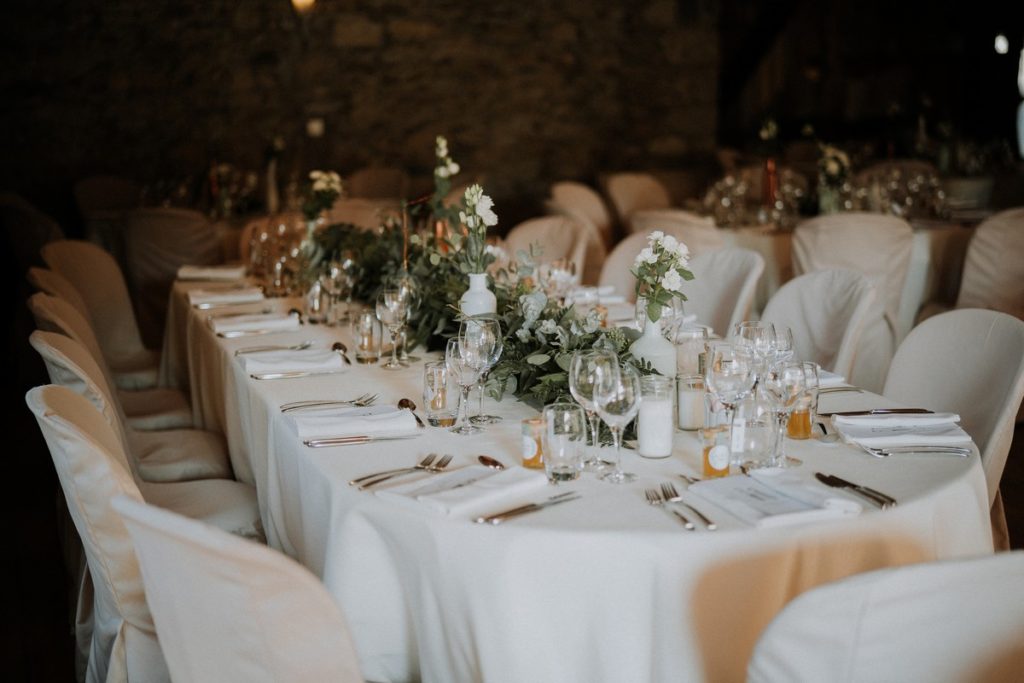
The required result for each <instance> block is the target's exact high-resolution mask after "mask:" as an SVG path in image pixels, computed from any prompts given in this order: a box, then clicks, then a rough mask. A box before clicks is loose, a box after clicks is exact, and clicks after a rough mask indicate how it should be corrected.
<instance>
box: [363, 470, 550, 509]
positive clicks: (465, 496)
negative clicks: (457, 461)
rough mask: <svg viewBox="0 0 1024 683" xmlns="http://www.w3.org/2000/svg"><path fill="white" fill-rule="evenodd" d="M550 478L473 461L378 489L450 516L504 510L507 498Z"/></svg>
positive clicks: (381, 493) (391, 497) (388, 496)
mask: <svg viewBox="0 0 1024 683" xmlns="http://www.w3.org/2000/svg"><path fill="white" fill-rule="evenodd" d="M547 483H548V478H547V475H545V474H544V473H543V472H538V471H536V470H528V469H526V468H525V467H510V468H508V469H505V470H502V471H500V472H498V471H495V470H493V469H491V468H490V467H485V466H483V465H470V466H469V467H463V468H461V469H458V470H454V471H451V472H445V473H442V474H439V475H436V476H433V477H429V478H428V479H425V480H420V481H413V482H409V483H406V484H400V485H398V486H392V487H391V488H389V489H384V490H381V491H378V492H377V495H378V496H380V497H382V498H385V499H387V500H392V501H399V502H405V503H411V504H413V505H414V506H423V507H425V508H427V509H428V510H431V511H433V512H437V513H440V514H444V515H449V516H462V515H470V514H477V513H479V514H490V513H495V512H501V506H502V504H503V503H504V502H505V501H508V500H515V499H517V498H518V497H521V496H523V495H529V494H530V493H531V492H536V491H543V490H544V489H545V488H546V487H547Z"/></svg>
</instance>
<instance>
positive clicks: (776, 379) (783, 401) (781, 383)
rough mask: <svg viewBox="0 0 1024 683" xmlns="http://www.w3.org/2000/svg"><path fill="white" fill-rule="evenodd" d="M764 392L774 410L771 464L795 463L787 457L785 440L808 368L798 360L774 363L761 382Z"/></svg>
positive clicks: (804, 384)
mask: <svg viewBox="0 0 1024 683" xmlns="http://www.w3.org/2000/svg"><path fill="white" fill-rule="evenodd" d="M762 386H763V388H764V393H765V395H766V396H767V397H768V399H769V400H770V401H771V403H772V409H773V411H774V413H775V428H776V434H777V435H776V438H775V448H774V450H773V452H772V457H771V460H770V461H769V463H770V466H771V467H796V466H797V465H800V464H801V461H800V460H798V459H796V458H790V457H787V456H786V455H785V453H784V444H785V437H786V431H787V427H788V426H789V418H790V417H791V416H792V415H793V411H794V410H795V409H796V407H797V405H798V404H799V403H800V400H801V398H802V397H803V396H804V395H805V393H806V391H807V370H806V369H805V368H804V365H803V363H801V362H799V361H783V362H780V363H776V364H775V365H773V366H772V367H771V368H770V369H769V371H768V373H767V374H766V375H765V377H764V381H763V382H762Z"/></svg>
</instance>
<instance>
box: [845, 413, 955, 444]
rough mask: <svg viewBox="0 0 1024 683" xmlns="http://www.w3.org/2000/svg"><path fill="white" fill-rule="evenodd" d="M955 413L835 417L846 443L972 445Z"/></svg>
mask: <svg viewBox="0 0 1024 683" xmlns="http://www.w3.org/2000/svg"><path fill="white" fill-rule="evenodd" d="M959 421H960V416H959V415H957V414H955V413H922V414H916V413H910V414H895V415H833V416H832V424H833V426H834V427H835V428H836V430H838V431H839V434H840V436H842V438H843V440H844V441H847V442H849V443H858V444H860V445H862V446H874V447H876V448H884V447H887V446H948V445H963V444H968V443H970V442H971V437H970V435H969V434H968V433H967V432H965V431H964V430H963V429H961V428H960V425H958V424H957V423H958V422H959Z"/></svg>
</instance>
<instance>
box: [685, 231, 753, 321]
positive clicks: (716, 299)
mask: <svg viewBox="0 0 1024 683" xmlns="http://www.w3.org/2000/svg"><path fill="white" fill-rule="evenodd" d="M690 271H691V272H692V273H693V280H690V281H689V282H687V283H685V284H684V285H683V293H684V294H685V295H686V299H687V301H686V303H685V304H684V305H683V309H684V310H685V311H686V312H687V313H691V314H696V316H697V322H699V323H701V324H703V325H708V326H710V327H711V329H712V330H714V331H715V332H716V333H717V334H719V335H721V336H722V337H726V336H728V335H729V333H730V331H731V330H732V328H733V326H734V325H736V323H739V322H742V321H744V320H748V319H750V311H751V309H752V308H753V307H754V295H755V294H757V281H758V280H759V279H760V278H761V273H763V272H764V258H763V257H762V256H761V255H760V254H758V253H757V252H756V251H752V250H750V249H742V248H739V247H729V248H727V249H718V250H716V251H708V252H705V253H703V254H698V255H697V256H694V257H693V258H692V259H691V260H690Z"/></svg>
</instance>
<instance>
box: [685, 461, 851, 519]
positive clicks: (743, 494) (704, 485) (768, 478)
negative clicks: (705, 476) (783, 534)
mask: <svg viewBox="0 0 1024 683" xmlns="http://www.w3.org/2000/svg"><path fill="white" fill-rule="evenodd" d="M689 490H690V491H692V492H693V493H694V494H696V495H698V496H700V497H701V498H704V499H705V500H707V501H709V502H711V503H714V504H715V505H718V506H719V507H721V508H723V509H725V510H726V511H728V512H730V513H731V514H733V515H735V516H736V517H738V518H739V519H741V520H743V521H744V522H746V523H747V524H750V525H752V526H756V527H760V528H767V527H776V526H785V525H788V524H801V523H804V522H814V521H820V520H826V519H837V518H842V517H853V516H856V515H859V514H860V512H861V510H862V509H863V508H862V507H861V505H860V503H858V502H856V501H854V500H850V499H849V498H842V497H839V496H835V495H832V493H831V492H830V491H828V490H822V488H821V487H820V486H817V485H816V484H815V483H814V482H811V481H806V480H804V479H803V478H802V477H801V476H800V475H799V474H797V473H791V472H786V471H784V470H764V471H763V472H761V471H757V472H753V473H751V475H750V476H732V477H723V478H721V479H709V480H706V481H701V482H697V483H696V484H693V485H691V486H690V488H689Z"/></svg>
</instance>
